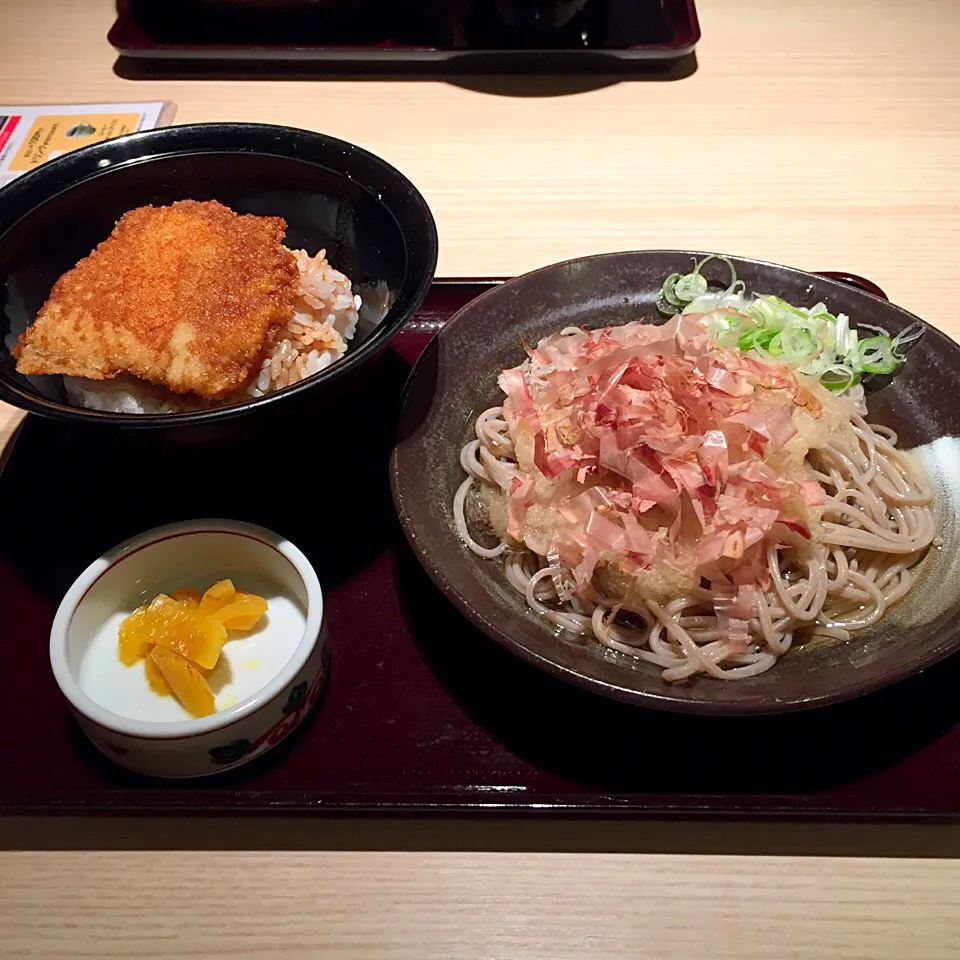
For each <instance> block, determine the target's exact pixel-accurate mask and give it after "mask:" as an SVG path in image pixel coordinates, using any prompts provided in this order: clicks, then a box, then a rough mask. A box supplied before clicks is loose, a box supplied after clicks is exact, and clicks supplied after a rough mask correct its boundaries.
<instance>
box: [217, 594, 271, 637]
mask: <svg viewBox="0 0 960 960" xmlns="http://www.w3.org/2000/svg"><path fill="white" fill-rule="evenodd" d="M266 612H267V601H266V600H264V598H263V597H258V596H256V595H255V594H252V593H239V592H238V593H237V594H236V597H235V598H234V600H233V602H232V603H228V604H227V605H226V606H225V607H221V608H220V609H219V610H217V612H216V613H214V614H213V616H214V617H215V618H216V619H217V620H219V621H220V622H221V623H222V624H223V625H224V627H226V628H227V630H252V629H253V628H254V627H255V626H256V625H257V624H258V623H259V622H260V618H261V617H262V616H263V615H264V614H265V613H266Z"/></svg>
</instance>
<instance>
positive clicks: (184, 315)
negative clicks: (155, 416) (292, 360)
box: [13, 200, 299, 397]
mask: <svg viewBox="0 0 960 960" xmlns="http://www.w3.org/2000/svg"><path fill="white" fill-rule="evenodd" d="M285 230H286V222H285V221H284V220H283V219H281V218H280V217H259V216H253V215H251V214H243V215H241V214H237V213H234V212H233V211H232V210H231V209H230V208H229V207H225V206H223V204H220V203H217V202H216V201H203V202H201V201H196V200H181V201H178V202H177V203H174V204H172V205H170V206H168V207H150V206H147V207H138V208H137V209H135V210H131V211H129V212H128V213H126V214H124V215H123V216H122V217H121V218H120V220H119V221H118V222H117V225H116V227H115V228H114V230H113V233H111V234H110V236H109V237H108V238H107V239H106V240H104V241H103V243H101V244H100V245H99V246H98V247H97V248H96V250H94V251H93V253H91V254H90V256H88V257H86V258H85V259H83V260H81V261H80V262H79V263H78V264H77V265H76V266H75V267H74V268H73V269H72V270H70V271H68V272H67V273H65V274H64V275H63V276H62V277H61V278H60V279H59V280H58V281H57V283H56V284H55V286H54V288H53V290H52V291H51V293H50V296H49V298H48V299H47V302H46V303H45V304H44V305H43V307H41V309H40V312H39V313H38V314H37V318H36V320H34V322H33V324H32V325H31V326H30V327H28V328H27V329H26V330H25V331H24V332H23V334H21V336H20V338H19V340H18V341H17V345H16V347H15V348H14V350H13V353H14V356H15V357H16V358H17V370H18V371H20V373H25V374H65V375H67V376H72V377H86V378H88V379H91V380H108V379H111V378H112V377H115V376H117V375H118V374H120V373H132V374H133V375H134V376H137V377H140V378H141V379H143V380H149V381H151V382H152V383H156V384H160V385H161V386H164V387H167V388H168V389H169V390H172V391H174V392H176V393H194V394H198V395H200V396H204V397H217V396H222V395H224V394H227V393H229V392H230V391H232V390H235V389H237V388H238V387H240V386H241V385H243V383H244V382H245V381H246V380H247V379H248V378H249V377H250V376H251V375H252V374H253V373H254V372H256V371H257V370H258V369H259V365H260V362H261V360H262V355H263V349H264V344H265V342H266V339H267V334H268V333H269V331H270V330H271V329H272V328H273V327H275V326H277V325H279V324H282V323H285V322H286V321H287V320H289V319H290V317H291V316H292V315H293V305H294V300H295V297H296V295H297V292H298V290H299V274H298V271H297V265H296V260H295V258H294V256H293V254H292V253H291V252H290V251H289V250H287V249H286V248H285V247H284V246H283V245H282V241H283V235H284V231H285Z"/></svg>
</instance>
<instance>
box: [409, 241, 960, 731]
mask: <svg viewBox="0 0 960 960" xmlns="http://www.w3.org/2000/svg"><path fill="white" fill-rule="evenodd" d="M870 289H872V290H873V291H875V292H869V290H870ZM878 293H879V290H878V289H877V288H875V287H872V285H868V284H865V283H861V284H860V285H859V286H854V285H851V283H849V282H841V281H840V280H838V279H833V278H830V277H829V276H820V275H815V274H810V273H805V272H803V271H800V270H795V269H792V268H789V267H783V266H778V265H775V264H770V263H764V262H760V261H756V260H747V259H742V258H735V257H725V256H719V255H713V254H707V253H697V252H693V251H675V250H665V251H640V252H630V253H618V254H605V255H601V256H595V257H588V258H584V259H579V260H573V261H568V262H566V263H560V264H555V265H553V266H549V267H545V268H543V269H541V270H536V271H534V272H532V273H529V274H526V275H524V276H522V277H518V278H516V279H515V280H511V281H509V282H507V283H504V284H502V285H500V286H498V287H496V288H494V289H492V290H491V291H489V292H488V293H486V294H484V295H483V296H481V297H479V298H478V299H477V300H475V301H473V302H471V303H470V304H468V305H467V306H466V307H464V308H463V309H462V310H461V311H460V312H459V313H458V314H457V315H456V316H455V317H453V318H452V319H451V320H450V322H449V323H448V324H447V325H446V326H445V327H444V329H443V330H442V331H441V332H440V334H439V335H438V336H437V337H436V338H435V340H434V341H433V343H432V344H431V346H430V347H429V348H428V350H427V352H426V353H425V354H424V356H423V357H422V358H421V360H420V362H419V364H418V365H417V367H416V368H415V369H414V371H413V373H412V374H411V379H410V382H409V384H408V387H407V393H406V399H405V405H404V409H403V413H402V416H401V423H400V431H399V439H398V443H397V446H396V449H395V451H394V454H393V459H392V464H391V482H392V485H393V493H394V500H395V503H396V506H397V509H398V512H399V515H400V519H401V522H402V524H403V526H404V529H405V531H406V534H407V538H408V540H409V542H410V544H411V546H412V548H413V550H414V552H415V553H416V555H417V557H418V558H419V560H420V561H421V563H422V564H423V566H424V567H425V569H426V570H427V572H428V573H429V574H430V576H431V577H432V578H433V580H434V581H435V582H436V584H437V585H438V586H439V587H440V589H441V590H443V592H444V593H445V594H446V595H447V596H448V597H449V598H450V599H451V600H452V601H453V603H454V604H455V605H456V606H457V607H458V608H459V609H460V611H461V612H462V613H463V614H465V615H466V616H467V617H468V618H469V619H470V620H471V621H473V623H474V624H475V625H476V626H478V627H479V628H480V629H481V630H483V631H484V632H485V633H487V634H488V635H489V636H490V637H492V638H493V639H494V640H496V641H498V642H499V643H501V644H503V645H504V646H505V647H507V648H508V649H510V650H511V651H513V652H514V653H516V654H518V655H519V656H520V657H522V658H524V659H525V660H527V661H529V662H531V663H533V664H535V665H537V666H539V667H541V668H542V669H544V670H546V671H548V672H550V673H552V674H554V675H555V676H557V677H560V678H561V679H565V680H568V681H571V682H573V683H576V684H578V685H580V686H583V687H586V688H588V689H590V690H593V691H595V692H598V693H601V694H604V695H607V696H610V697H613V698H616V699H620V700H625V701H629V702H634V703H638V704H642V705H645V706H650V707H655V708H661V709H667V710H676V711H685V712H693V713H706V714H737V713H740V714H751V713H753V714H757V713H774V712H784V711H789V710H797V709H806V708H811V707H816V706H822V705H826V704H829V703H836V702H839V701H841V700H846V699H850V698H852V697H855V696H859V695H862V694H866V693H869V692H871V691H873V690H876V689H879V688H880V687H883V686H886V685H888V684H890V683H893V682H895V681H897V680H899V679H902V678H904V677H907V676H909V675H911V674H914V673H916V672H918V671H920V670H922V669H924V668H925V667H928V666H930V665H932V664H933V663H935V662H937V661H939V660H941V659H943V658H944V657H946V656H947V655H949V654H950V653H952V652H953V651H955V650H956V649H958V648H960V631H958V630H957V629H956V628H955V624H956V623H957V617H958V614H960V523H958V519H957V510H956V504H957V501H958V499H960V404H958V403H956V401H955V399H954V397H953V390H954V388H953V384H954V383H955V382H956V379H957V376H958V374H960V347H958V346H957V344H956V343H954V341H952V340H951V339H950V338H949V337H947V336H946V335H945V334H943V333H941V332H940V331H938V330H936V329H935V328H933V327H930V326H929V325H927V324H925V323H924V322H923V321H921V320H919V319H918V318H917V317H915V316H913V315H912V314H910V313H908V312H907V311H905V310H903V309H901V308H899V307H897V306H894V305H893V304H891V303H889V302H888V301H887V300H886V299H884V298H883V297H882V296H879V295H877V294H878Z"/></svg>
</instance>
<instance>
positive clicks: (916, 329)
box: [892, 320, 927, 363]
mask: <svg viewBox="0 0 960 960" xmlns="http://www.w3.org/2000/svg"><path fill="white" fill-rule="evenodd" d="M926 329H927V328H926V327H925V326H924V325H923V323H921V322H920V321H919V320H918V321H916V323H911V324H910V326H909V327H906V328H904V329H903V330H901V331H900V332H899V333H898V334H897V335H896V336H895V337H894V338H893V348H892V349H893V355H894V356H895V357H896V358H897V359H898V360H899V361H900V362H901V363H903V361H904V359H905V358H906V357H905V351H906V350H907V348H909V347H912V346H913V345H914V344H915V343H916V342H917V341H918V340H919V339H920V338H921V337H922V336H923V334H924V331H925V330H926Z"/></svg>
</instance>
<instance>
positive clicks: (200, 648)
mask: <svg viewBox="0 0 960 960" xmlns="http://www.w3.org/2000/svg"><path fill="white" fill-rule="evenodd" d="M164 618H165V619H164V621H163V623H162V624H159V625H158V627H157V629H156V630H155V631H154V632H153V633H151V634H150V639H151V640H152V641H153V642H154V643H155V644H156V645H157V646H158V647H165V648H166V649H168V650H172V651H173V652H174V653H179V654H180V656H181V657H185V658H186V659H187V660H193V661H194V662H195V663H198V664H199V665H200V666H201V667H206V669H207V670H212V669H213V668H214V667H215V666H216V665H217V660H219V659H220V651H221V650H222V649H223V645H224V644H225V643H226V642H227V628H226V627H225V626H224V625H223V624H222V623H221V622H220V621H219V620H214V618H213V617H208V616H205V615H204V614H202V613H198V612H197V611H195V610H185V609H184V608H183V607H180V606H179V605H178V606H177V607H176V608H175V609H174V610H171V611H167V612H165V613H164Z"/></svg>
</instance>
